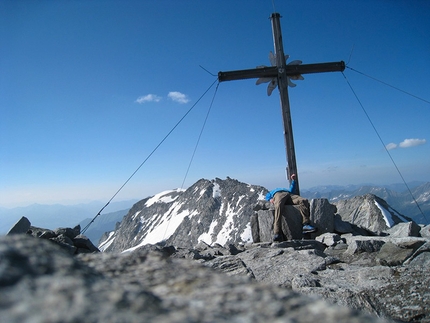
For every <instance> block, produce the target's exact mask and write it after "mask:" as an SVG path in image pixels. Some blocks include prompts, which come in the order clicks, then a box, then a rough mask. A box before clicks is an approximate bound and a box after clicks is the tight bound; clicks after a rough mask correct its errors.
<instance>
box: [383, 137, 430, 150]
mask: <svg viewBox="0 0 430 323" xmlns="http://www.w3.org/2000/svg"><path fill="white" fill-rule="evenodd" d="M426 142H427V140H425V139H405V140H403V141H402V142H401V143H400V144H395V143H389V144H388V145H386V146H385V148H387V150H392V149H396V148H410V147H415V146H420V145H424V144H425V143H426Z"/></svg>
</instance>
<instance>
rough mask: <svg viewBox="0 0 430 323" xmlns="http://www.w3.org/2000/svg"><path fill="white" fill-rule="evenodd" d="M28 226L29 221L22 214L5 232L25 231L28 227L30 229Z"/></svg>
mask: <svg viewBox="0 0 430 323" xmlns="http://www.w3.org/2000/svg"><path fill="white" fill-rule="evenodd" d="M30 226H31V223H30V221H29V220H28V219H27V218H26V217H25V216H23V217H21V219H19V220H18V221H17V222H16V223H15V224H14V225H13V226H12V228H10V229H9V231H8V232H7V233H6V234H20V233H21V234H22V233H27V231H28V229H30Z"/></svg>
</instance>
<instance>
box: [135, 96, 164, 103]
mask: <svg viewBox="0 0 430 323" xmlns="http://www.w3.org/2000/svg"><path fill="white" fill-rule="evenodd" d="M160 101H161V97H160V96H158V95H155V94H147V95H144V96H140V97H138V98H137V99H136V101H135V102H137V103H139V104H143V103H146V102H160Z"/></svg>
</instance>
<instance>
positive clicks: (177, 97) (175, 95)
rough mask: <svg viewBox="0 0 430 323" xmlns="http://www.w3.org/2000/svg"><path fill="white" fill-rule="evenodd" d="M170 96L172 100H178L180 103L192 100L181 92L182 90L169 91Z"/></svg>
mask: <svg viewBox="0 0 430 323" xmlns="http://www.w3.org/2000/svg"><path fill="white" fill-rule="evenodd" d="M167 96H168V97H169V99H172V101H174V102H178V103H182V104H183V103H188V102H190V100H189V99H188V97H187V96H186V95H185V94H183V93H181V92H175V91H174V92H169V94H168V95H167Z"/></svg>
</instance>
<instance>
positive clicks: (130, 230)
mask: <svg viewBox="0 0 430 323" xmlns="http://www.w3.org/2000/svg"><path fill="white" fill-rule="evenodd" d="M425 189H427V191H424V190H425ZM415 192H416V193H419V195H417V196H418V198H419V199H420V201H423V202H425V203H427V204H425V203H424V204H422V205H423V208H424V206H426V207H429V203H430V201H429V200H428V199H426V197H427V196H429V192H430V190H429V185H427V184H426V185H421V186H419V187H416V188H415ZM266 193H267V189H266V188H264V187H262V186H258V185H250V184H246V183H242V182H239V181H237V180H235V179H231V178H229V177H227V179H225V180H222V179H219V178H216V179H214V180H207V179H201V180H199V181H197V182H196V183H195V184H193V185H192V186H190V187H189V188H188V189H186V190H170V191H165V192H161V193H159V194H156V195H154V196H152V197H148V198H145V199H143V200H141V201H139V202H137V203H136V204H135V205H134V206H133V207H132V208H131V209H130V210H129V212H128V213H127V215H126V216H124V217H123V219H122V221H121V222H120V223H117V225H116V227H115V229H114V230H112V231H110V232H106V234H105V235H103V237H102V238H101V239H100V242H99V248H100V249H101V250H103V251H111V252H123V251H132V250H135V249H136V248H139V247H140V246H144V245H147V244H157V243H163V244H167V245H174V246H180V247H183V248H191V247H192V246H194V245H196V244H197V243H199V242H201V241H203V242H204V243H206V244H208V245H214V244H218V245H226V244H232V243H248V242H252V241H253V230H254V227H252V225H251V223H252V221H251V217H252V216H253V215H254V214H255V212H256V211H255V209H254V207H255V206H256V205H257V204H258V203H259V202H258V201H261V200H264V197H265V195H266ZM354 194H358V195H360V196H362V197H363V198H361V199H353V197H354ZM377 194H380V195H383V196H384V197H386V198H391V199H393V200H395V198H394V197H395V196H397V197H398V199H399V200H400V202H397V204H396V205H397V206H398V207H402V210H406V211H410V210H411V206H410V204H409V208H408V205H407V204H406V205H405V203H406V202H405V201H406V198H405V197H403V195H402V194H400V193H396V192H392V191H390V190H388V189H386V188H378V187H362V188H359V189H356V190H354V191H340V190H336V191H334V192H331V191H327V192H325V193H319V192H315V191H314V192H302V195H303V196H305V197H308V198H309V199H313V200H321V199H324V200H325V199H327V200H329V201H330V203H333V204H336V202H341V201H344V200H348V201H350V202H348V203H346V206H343V207H341V208H342V209H346V210H352V212H353V214H355V215H354V216H353V218H358V217H365V218H366V219H364V221H363V222H368V223H371V224H372V225H369V226H367V227H366V228H364V229H365V230H370V231H372V230H374V229H373V225H374V224H375V223H376V222H381V223H383V222H384V220H382V218H384V217H385V218H386V215H384V214H389V213H391V215H390V217H391V216H392V215H395V214H396V215H398V216H400V217H401V218H403V219H406V218H409V219H410V218H412V217H411V216H410V215H409V214H410V213H406V212H405V213H402V212H400V211H399V210H398V209H396V208H395V207H393V206H392V205H391V204H390V203H386V201H383V200H384V198H382V199H381V198H379V197H378V196H380V195H377ZM323 195H325V196H323ZM381 203H382V204H384V205H386V206H385V207H381V206H380V205H381ZM402 203H403V204H402ZM375 205H376V206H375ZM265 208H266V209H267V208H270V206H265ZM311 208H312V203H311ZM338 209H339V206H338ZM348 212H349V211H348ZM340 213H341V212H340ZM340 213H339V214H340ZM361 213H363V214H362V215H359V214H361ZM370 215H372V218H367V217H369V216H370ZM332 216H334V214H333V213H332ZM341 217H345V218H348V214H345V216H344V215H341ZM378 217H379V220H376V219H377V218H378ZM413 220H414V221H415V219H413ZM375 221H376V222H375ZM405 221H406V222H407V221H410V220H405ZM348 222H350V221H348ZM415 222H416V221H415ZM351 223H352V224H354V221H352V222H351ZM357 224H358V223H357ZM260 225H262V224H260ZM384 226H385V225H384ZM388 228H389V227H387V229H388ZM381 230H382V229H381ZM377 231H380V229H378V230H377Z"/></svg>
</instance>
